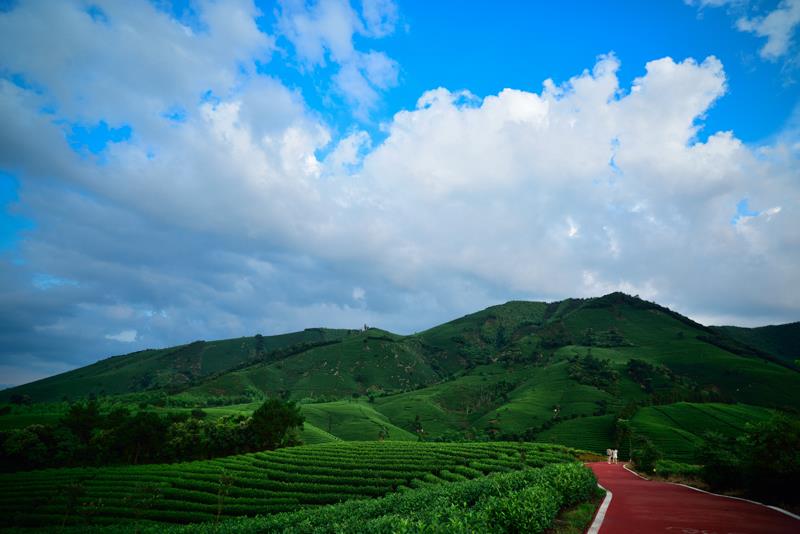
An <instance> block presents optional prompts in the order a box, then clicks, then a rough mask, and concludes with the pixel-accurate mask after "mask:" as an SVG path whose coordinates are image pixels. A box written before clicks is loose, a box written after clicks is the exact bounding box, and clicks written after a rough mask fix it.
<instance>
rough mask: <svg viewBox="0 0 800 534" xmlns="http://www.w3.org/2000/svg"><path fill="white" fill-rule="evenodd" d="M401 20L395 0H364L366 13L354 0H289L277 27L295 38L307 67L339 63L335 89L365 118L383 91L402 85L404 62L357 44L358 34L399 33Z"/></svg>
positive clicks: (373, 36)
mask: <svg viewBox="0 0 800 534" xmlns="http://www.w3.org/2000/svg"><path fill="white" fill-rule="evenodd" d="M362 17H363V19H362ZM396 22H397V6H396V5H395V4H394V2H393V1H392V0H364V1H363V2H362V9H361V15H359V13H358V12H357V11H356V10H355V9H353V7H352V6H351V5H350V1H349V0H317V1H315V2H311V3H306V2H303V1H302V0H284V1H282V2H281V3H280V9H279V18H278V24H277V30H278V32H279V33H280V34H281V35H283V36H285V37H286V38H287V39H288V40H289V41H290V42H291V43H292V45H293V46H294V48H295V51H296V53H297V56H298V57H299V59H300V61H301V63H302V65H304V67H305V68H308V69H314V68H316V67H319V66H324V65H326V64H327V62H328V61H330V62H332V63H335V64H337V65H338V66H339V70H338V72H337V73H336V74H335V76H334V77H333V81H334V83H335V86H336V89H337V91H338V92H339V93H340V94H341V95H342V96H344V97H345V99H346V100H347V101H348V102H350V103H352V104H353V105H354V106H355V109H354V112H355V114H356V116H358V117H359V118H362V119H365V118H366V117H367V115H368V114H369V112H370V111H371V110H372V109H374V108H375V106H376V105H377V103H378V101H379V99H380V92H381V91H384V90H386V89H389V88H391V87H394V86H395V85H397V78H398V73H399V67H398V64H397V62H396V61H394V60H393V59H391V58H390V57H389V56H387V55H386V54H384V53H383V52H376V51H374V50H370V51H361V50H358V49H356V47H355V45H354V44H353V39H354V36H356V35H361V36H364V37H369V38H381V37H385V36H387V35H389V34H391V33H393V32H394V28H395V24H396Z"/></svg>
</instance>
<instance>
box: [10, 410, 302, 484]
mask: <svg viewBox="0 0 800 534" xmlns="http://www.w3.org/2000/svg"><path fill="white" fill-rule="evenodd" d="M303 422H304V418H303V416H302V415H301V414H300V410H299V408H298V407H297V405H295V404H294V403H293V402H284V401H282V400H280V399H268V400H267V401H265V402H264V403H263V404H262V405H261V406H260V407H259V408H258V409H257V410H255V412H253V414H252V415H251V416H245V415H232V416H225V417H221V418H219V419H216V420H211V419H209V418H207V417H206V413H205V412H203V411H202V410H193V411H192V412H191V413H183V414H166V415H159V414H157V413H154V412H151V411H142V410H140V411H138V412H135V413H134V412H132V411H130V410H129V409H128V408H116V409H114V410H113V411H111V412H109V413H105V414H104V413H101V412H100V409H99V406H98V403H97V401H95V400H90V401H88V402H85V403H76V404H72V405H71V406H70V408H69V411H68V412H67V413H66V414H65V415H64V417H62V418H61V419H60V420H59V421H58V422H57V423H55V424H48V425H45V424H34V425H30V426H27V427H25V428H22V429H14V430H6V431H2V432H0V469H1V470H3V471H6V472H8V471H19V470H29V469H40V468H45V467H65V466H95V465H110V464H140V463H166V462H180V461H190V460H203V459H208V458H214V457H217V456H227V455H231V454H241V453H245V452H254V451H262V450H273V449H276V448H279V447H286V446H291V445H297V444H300V440H299V438H298V434H297V431H298V430H299V429H302V426H303Z"/></svg>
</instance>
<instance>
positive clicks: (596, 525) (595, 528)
mask: <svg viewBox="0 0 800 534" xmlns="http://www.w3.org/2000/svg"><path fill="white" fill-rule="evenodd" d="M597 487H598V488H600V489H601V490H603V491H605V492H606V496H605V498H604V499H603V504H601V505H600V508H598V509H597V515H595V516H594V521H592V526H590V527H589V530H587V531H586V534H598V532H600V527H601V526H602V525H603V520H604V519H605V518H606V512H607V511H608V506H609V505H610V504H611V496H612V493H611V491H609V490H607V489H606V488H604V487H603V486H601V485H600V484H597Z"/></svg>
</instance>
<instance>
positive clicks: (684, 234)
mask: <svg viewBox="0 0 800 534" xmlns="http://www.w3.org/2000/svg"><path fill="white" fill-rule="evenodd" d="M799 23H800V0H780V1H756V0H752V1H747V0H695V1H688V2H684V1H681V0H674V1H668V0H663V1H658V2H633V1H630V2H588V1H586V2H553V3H540V2H536V3H534V2H501V3H496V4H492V5H483V4H478V3H463V2H460V3H453V2H434V3H431V2H394V1H393V0H363V1H362V0H352V1H349V0H318V1H309V2H302V1H294V0H286V1H280V2H260V1H259V2H256V3H253V2H251V0H236V1H230V2H221V1H219V2H213V1H196V2H195V1H181V2H169V1H158V2H145V1H141V2H126V3H119V2H111V1H108V2H107V1H97V2H84V1H75V2H63V3H58V4H46V3H38V2H28V1H23V0H20V1H12V2H2V3H0V40H2V43H1V44H0V50H1V52H0V270H1V271H2V273H0V280H2V281H1V282H0V347H1V348H0V384H4V383H5V384H15V383H21V382H25V381H28V380H33V379H36V378H40V377H43V376H47V375H49V374H53V373H55V372H60V371H63V370H66V369H70V368H74V367H76V366H80V365H84V364H86V363H90V362H92V361H94V360H96V359H97V358H99V357H102V356H107V355H111V354H118V353H125V352H130V351H133V350H138V349H141V348H145V347H157V346H164V345H169V344H177V343H182V342H187V341H191V340H193V339H214V338H222V337H233V336H239V335H251V334H253V333H256V332H261V333H264V334H272V333H278V332H282V331H287V330H294V329H302V328H305V327H310V326H318V325H324V326H358V325H360V324H363V323H364V322H367V323H369V324H374V325H377V326H382V327H384V328H388V329H392V330H395V331H398V332H413V331H416V330H420V329H423V328H426V327H429V326H431V325H433V324H436V323H438V322H443V321H445V320H448V319H451V318H453V317H456V316H460V315H462V314H464V313H468V312H471V311H474V310H476V309H479V308H482V307H485V306H488V305H491V304H495V303H497V302H502V301H505V300H509V299H520V298H525V299H547V300H553V299H560V298H566V297H579V296H592V295H598V294H602V293H605V292H609V291H614V290H623V291H627V292H629V293H636V294H640V295H642V296H644V297H647V298H651V299H654V300H657V301H658V302H660V303H662V304H665V305H668V306H671V307H674V308H675V309H676V310H678V311H680V312H682V313H685V314H688V315H690V316H691V317H693V318H695V319H697V320H700V321H702V322H705V323H715V324H720V323H733V324H742V325H757V324H766V323H775V322H788V321H794V320H797V319H798V318H800V293H798V291H800V290H799V289H797V288H798V287H800V284H798V282H800V280H799V279H798V271H800V269H797V264H798V260H799V259H800V242H798V241H797V232H796V231H795V230H794V229H795V228H797V227H798V226H800V217H799V216H798V213H797V207H798V204H800V185H798V184H799V183H800V182H799V180H800V176H798V169H800V165H798V161H797V158H798V155H799V154H800V139H798V133H800V130H799V129H798V107H797V103H798V96H800V86H799V85H798V83H797V81H798V76H799V75H800V74H799V71H798V66H800V61H798V59H799V58H800V55H799V50H800V48H798V44H797V33H798V31H797V28H798V24H799ZM548 80H549V81H548Z"/></svg>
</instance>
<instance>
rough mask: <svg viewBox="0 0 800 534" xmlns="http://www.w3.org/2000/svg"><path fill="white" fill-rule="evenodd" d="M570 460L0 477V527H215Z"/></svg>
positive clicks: (376, 449)
mask: <svg viewBox="0 0 800 534" xmlns="http://www.w3.org/2000/svg"><path fill="white" fill-rule="evenodd" d="M575 459H576V457H575V451H573V450H570V449H566V448H564V447H561V446H556V445H542V444H533V443H529V444H516V443H407V442H347V443H331V444H320V445H307V446H302V447H293V448H286V449H280V450H277V451H271V452H261V453H253V454H246V455H239V456H231V457H226V458H219V459H215V460H209V461H199V462H189V463H183V464H169V465H143V466H126V467H107V468H69V469H47V470H40V471H31V472H20V473H15V474H7V475H2V476H0V526H2V527H12V526H20V527H21V526H30V527H45V528H47V527H51V526H55V525H89V524H96V525H103V524H107V525H109V524H121V523H129V522H139V521H142V520H152V521H159V522H172V523H195V522H208V521H219V520H221V519H225V518H230V517H241V516H255V515H264V514H273V513H278V512H289V511H295V510H299V509H301V508H305V507H309V506H312V507H318V506H320V505H329V504H333V503H338V502H341V501H346V500H359V499H370V498H374V497H381V496H384V495H386V494H389V493H391V492H395V491H398V490H400V491H408V490H410V489H412V488H427V487H431V486H436V485H438V484H441V483H446V482H463V481H467V480H470V479H476V478H481V477H483V476H485V475H488V474H493V473H504V472H510V471H515V470H520V469H526V468H531V467H534V468H537V467H544V466H546V465H550V464H555V463H565V462H574V460H575ZM581 469H582V468H581ZM557 508H558V506H556V509H557Z"/></svg>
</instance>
